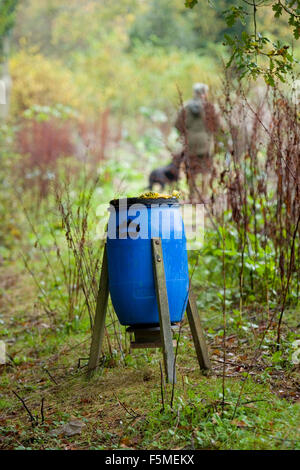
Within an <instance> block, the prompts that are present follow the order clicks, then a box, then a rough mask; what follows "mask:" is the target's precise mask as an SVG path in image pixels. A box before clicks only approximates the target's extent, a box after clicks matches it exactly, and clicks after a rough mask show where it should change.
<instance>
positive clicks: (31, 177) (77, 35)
mask: <svg viewBox="0 0 300 470" xmlns="http://www.w3.org/2000/svg"><path fill="white" fill-rule="evenodd" d="M187 3H189V2H187ZM193 3H195V5H194V8H186V6H185V4H184V1H182V0H175V1H172V2H170V1H167V0H160V1H157V0H150V1H142V0H122V1H118V2H111V1H109V0H103V1H101V2H98V1H92V0H88V1H82V0H69V1H68V2H61V1H58V0H47V1H46V0H45V1H40V0H22V1H19V2H16V1H12V0H3V1H2V2H1V3H0V12H1V21H0V38H1V42H0V45H1V73H2V76H3V78H4V79H5V80H6V82H7V83H9V80H8V78H9V73H8V70H9V72H10V75H11V78H12V86H11V94H10V100H9V112H7V111H8V109H7V110H6V112H5V117H4V116H2V120H1V126H0V146H1V150H0V183H1V191H0V216H1V224H0V339H1V340H3V341H4V342H5V344H6V351H7V363H6V365H0V368H1V369H0V374H1V375H0V381H1V392H0V408H1V411H0V426H1V427H0V447H1V448H4V449H11V448H14V449H54V448H59V449H84V448H89V449H93V448H94V449H112V448H131V449H139V448H146V449H150V448H179V449H184V448H191V449H229V448H234V449H249V448H251V449H297V448H299V446H300V444H299V433H298V430H297V427H298V423H299V416H300V414H299V399H300V390H299V341H300V339H299V319H300V317H299V286H300V243H299V233H300V232H299V224H300V222H299V220H300V212H299V207H300V205H299V199H300V161H299V148H300V129H299V127H300V124H299V101H297V91H296V89H295V83H296V80H297V78H298V69H297V64H296V63H294V64H292V62H290V61H289V60H288V58H287V59H286V61H287V63H290V64H292V65H293V66H292V67H291V69H292V70H291V73H290V74H287V75H285V74H284V76H283V77H282V78H283V79H284V80H285V82H284V83H282V82H281V80H280V78H279V83H278V82H277V78H278V77H276V74H274V76H273V75H272V74H271V75H270V74H269V75H266V74H265V73H262V77H261V78H258V80H257V81H250V80H249V75H247V74H246V75H245V78H244V79H242V80H241V74H243V71H244V69H243V68H240V67H239V66H240V65H241V66H243V64H244V63H245V62H244V55H243V54H242V55H241V57H240V58H241V61H242V62H240V63H239V62H232V66H231V67H228V68H227V69H226V68H225V66H224V64H225V63H227V64H228V61H229V60H230V57H231V55H232V50H230V48H227V47H224V46H223V45H222V42H223V41H224V35H226V34H229V38H233V37H235V36H236V37H237V38H241V37H242V33H243V32H244V33H247V34H248V35H249V37H250V38H251V35H253V21H252V17H251V16H250V15H249V17H248V16H247V15H246V16H245V22H244V23H245V24H242V23H241V22H240V21H236V22H233V21H231V20H230V21H229V23H230V25H228V21H227V22H226V15H225V14H224V10H226V9H227V10H228V9H230V8H231V7H232V2H231V1H229V0H218V1H217V0H215V1H214V2H213V5H212V2H201V4H200V2H198V3H197V2H193ZM274 3H278V2H274ZM294 3H295V2H294ZM231 11H232V10H231ZM233 13H234V11H233ZM237 19H238V20H239V18H237ZM258 32H260V33H261V34H262V35H263V36H267V37H268V38H270V39H271V40H272V41H277V39H280V40H281V41H282V42H283V43H284V44H290V48H291V49H292V47H293V49H294V55H295V57H296V58H297V56H298V55H299V46H298V45H297V41H296V40H295V38H294V39H293V35H292V34H291V28H290V25H289V24H288V16H286V15H281V16H279V17H278V18H277V19H276V21H274V11H272V9H271V8H261V9H259V10H258V13H257V33H258ZM257 33H256V34H257ZM252 40H253V38H252V39H251V41H252ZM227 42H228V40H227ZM236 44H238V40H235V41H234V44H233V45H236ZM251 47H252V46H251ZM243 50H244V49H243ZM251 53H252V52H251ZM246 55H247V54H246ZM249 57H250V56H249ZM251 57H253V56H251ZM263 60H264V59H263ZM280 60H285V59H284V56H281V59H280ZM247 63H248V62H246V64H247ZM249 63H250V62H249ZM251 63H252V62H251ZM266 63H267V64H269V59H268V60H267V62H266ZM263 65H264V66H265V63H263ZM251 67H252V66H251ZM247 70H250V72H251V70H252V69H251V68H250V69H249V68H248V69H247ZM264 70H265V69H264ZM288 71H289V70H287V72H288ZM250 75H251V73H250ZM252 75H253V74H252ZM254 75H255V74H254ZM270 77H271V78H272V80H273V82H272V80H270ZM266 78H267V80H266ZM264 79H265V80H264ZM198 81H200V82H205V83H208V84H209V86H210V100H211V101H212V102H214V104H215V107H216V110H217V111H218V113H219V116H220V121H221V128H220V129H218V132H216V135H215V138H216V141H217V144H218V145H217V147H216V152H215V156H214V165H213V169H212V172H211V174H210V177H209V181H206V186H207V194H206V195H205V198H204V195H203V194H202V192H201V187H202V186H201V183H202V181H201V176H200V177H199V178H192V180H190V181H188V182H187V177H186V176H187V175H185V172H184V170H182V175H181V179H180V181H179V183H178V184H176V185H175V187H174V188H173V187H170V188H167V189H168V190H172V189H179V190H180V191H181V193H182V199H183V201H188V200H189V198H190V187H191V186H192V187H193V189H194V198H195V200H196V201H197V202H203V201H204V202H205V203H206V219H205V240H204V244H203V246H202V247H200V248H199V249H198V250H195V251H191V252H190V253H189V263H190V273H191V275H192V282H193V285H194V288H195V292H196V294H197V303H198V307H199V312H200V314H201V318H202V322H203V326H204V328H205V331H206V338H207V341H208V343H209V345H210V350H211V358H212V363H213V371H212V373H211V375H210V376H209V377H207V376H204V375H202V374H200V371H199V370H198V367H197V362H196V358H195V354H194V351H193V346H192V341H191V334H190V331H189V328H188V325H187V323H186V320H185V321H184V322H183V325H182V328H181V330H180V334H179V336H178V338H177V339H178V341H179V347H178V357H177V370H178V378H179V379H178V383H177V385H176V387H175V389H172V386H170V385H168V384H164V380H163V377H162V376H161V372H160V370H161V369H160V362H161V353H160V351H153V350H141V351H133V350H131V349H130V338H129V336H128V334H127V333H126V332H125V329H124V327H121V326H120V325H119V323H118V321H117V320H116V317H115V314H114V312H113V309H112V306H111V305H109V314H108V321H107V331H106V335H105V346H104V349H103V355H102V357H101V367H100V371H99V373H98V374H97V375H95V377H94V378H93V379H92V381H90V382H86V379H85V371H86V364H87V357H88V351H89V343H90V333H91V326H92V324H93V318H94V311H95V299H96V295H97V285H98V279H99V269H100V264H101V257H102V248H103V240H102V238H101V234H102V232H103V228H104V226H105V223H106V220H107V212H106V210H105V209H104V207H106V206H107V204H108V201H109V200H110V199H112V198H114V197H118V196H126V195H136V194H139V193H140V192H142V191H144V190H145V188H146V186H147V178H148V174H149V173H150V171H151V170H152V169H153V168H155V167H157V166H161V165H162V162H165V163H168V162H169V161H170V159H171V155H172V153H174V152H176V151H178V149H179V148H181V144H180V142H179V141H178V135H177V133H176V131H175V130H174V128H173V123H174V118H175V114H176V112H177V110H178V107H179V105H180V102H181V100H185V99H187V98H189V97H190V95H191V88H192V84H193V82H198ZM266 82H267V83H266ZM270 85H273V86H270ZM188 183H189V185H188ZM204 199H205V200H204ZM145 397H146V398H147V399H145ZM25 405H26V406H25ZM74 420H75V424H74ZM72 423H73V424H72ZM76 423H77V424H76ZM70 428H72V429H73V431H74V428H75V430H76V433H75V434H74V435H72V430H71V431H70Z"/></svg>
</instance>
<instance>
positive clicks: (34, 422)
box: [12, 390, 37, 426]
mask: <svg viewBox="0 0 300 470" xmlns="http://www.w3.org/2000/svg"><path fill="white" fill-rule="evenodd" d="M12 392H13V394H14V395H15V396H16V397H17V398H18V399H19V400H20V402H21V403H22V405H23V407H24V408H25V410H26V411H27V413H28V415H29V417H30V421H31V424H32V426H34V425H35V424H37V420H36V418H35V417H34V416H33V414H32V413H31V411H30V409H29V408H28V407H27V405H26V403H25V401H24V400H23V398H21V397H20V395H18V394H17V392H15V391H14V390H12Z"/></svg>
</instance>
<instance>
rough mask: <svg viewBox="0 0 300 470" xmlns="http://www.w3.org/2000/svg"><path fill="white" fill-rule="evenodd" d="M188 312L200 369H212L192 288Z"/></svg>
mask: <svg viewBox="0 0 300 470" xmlns="http://www.w3.org/2000/svg"><path fill="white" fill-rule="evenodd" d="M186 313H187V317H188V320H189V324H190V328H191V332H192V336H193V341H194V345H195V349H196V353H197V358H198V362H199V366H200V369H202V370H210V369H211V363H210V360H209V355H208V348H207V345H206V341H205V338H204V334H203V330H202V326H201V322H200V317H199V314H198V310H197V305H196V299H195V296H194V294H193V292H191V290H190V293H189V300H188V304H187V308H186Z"/></svg>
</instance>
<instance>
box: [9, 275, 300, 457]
mask: <svg viewBox="0 0 300 470" xmlns="http://www.w3.org/2000/svg"><path fill="white" fill-rule="evenodd" d="M12 271H13V272H14V273H16V271H18V268H17V266H14V267H13V268H12ZM7 277H8V278H10V279H11V281H10V286H9V287H8V288H7V289H6V295H5V297H4V299H5V300H4V299H3V298H2V304H1V307H2V308H1V312H2V317H1V319H2V322H3V324H2V325H1V326H2V328H3V331H2V335H3V338H4V339H5V341H6V343H7V345H8V351H7V352H8V354H9V357H10V358H11V360H10V361H9V362H8V364H7V366H6V367H5V368H4V367H2V370H1V377H0V380H1V395H0V408H1V411H0V425H1V428H0V446H1V447H2V448H3V449H120V448H121V449H125V448H130V449H250V448H251V449H299V448H300V436H299V433H298V432H297V425H298V424H299V419H300V409H299V403H295V401H297V396H296V397H295V396H294V397H293V396H292V395H290V394H289V388H292V389H293V390H295V384H296V380H297V371H296V370H294V369H293V368H290V369H289V368H287V367H282V365H281V364H279V365H278V363H275V364H274V363H272V362H270V356H268V357H269V364H268V363H267V362H266V359H264V361H265V362H263V360H262V359H260V360H259V361H258V362H257V364H255V366H253V367H252V368H250V366H249V364H250V363H251V359H252V355H253V344H252V343H251V341H250V337H251V338H252V336H250V335H249V334H247V330H246V331H244V330H242V331H244V333H243V334H242V333H241V332H239V335H237V334H236V329H235V327H234V326H233V327H232V329H231V330H229V332H228V338H227V343H226V344H227V357H228V366H227V369H226V375H227V377H226V382H225V384H226V385H225V386H226V390H225V403H224V404H223V403H222V378H221V369H222V361H221V355H220V348H221V342H222V336H221V335H220V332H218V327H217V322H216V319H215V313H214V312H206V315H205V318H206V320H205V321H204V324H205V327H206V330H207V332H208V336H207V337H208V340H209V342H210V344H211V352H212V360H213V365H214V367H213V373H212V374H211V375H210V376H204V375H201V373H200V371H199V370H198V366H197V361H196V358H195V353H194V351H193V346H192V341H191V335H190V332H189V328H188V325H187V324H186V323H185V324H184V327H183V329H182V335H181V338H180V347H179V356H178V364H177V370H178V383H177V384H176V387H175V400H174V403H173V408H172V409H171V407H170V399H171V393H172V386H171V385H168V384H167V385H166V387H165V390H164V409H162V408H163V406H162V397H161V384H160V367H159V362H160V361H161V353H160V351H152V350H138V351H134V352H132V351H131V352H129V351H128V350H126V349H125V361H124V360H123V359H122V357H121V356H120V354H119V353H118V352H117V350H118V348H117V344H116V343H115V342H114V340H112V347H113V355H112V356H110V355H109V354H108V351H106V358H104V361H103V367H102V368H101V370H100V371H99V373H97V374H96V375H95V376H94V378H93V379H92V380H91V381H90V382H87V380H86V378H85V370H86V369H85V364H86V359H82V360H81V361H80V363H79V359H80V358H87V355H88V349H89V340H90V333H89V329H88V322H87V321H86V320H84V319H83V320H81V321H77V322H75V323H73V324H72V323H71V324H68V325H67V326H66V325H65V324H63V323H62V324H59V322H57V323H56V326H49V324H48V323H47V321H48V320H47V317H46V314H43V313H41V312H40V311H37V310H36V309H34V307H33V306H34V299H35V297H36V292H35V289H34V288H33V286H32V285H31V283H30V282H29V279H28V275H26V274H25V273H24V272H19V274H18V275H16V274H14V275H13V274H11V277H10V275H9V273H8V272H7V270H6V269H1V271H0V279H1V283H2V285H3V283H5V282H7ZM20 299H26V303H25V304H24V303H22V302H20ZM210 315H211V316H212V318H213V319H212V321H211V322H210V321H209V317H210ZM110 328H111V327H110ZM243 381H246V383H245V385H244V391H243V394H242V397H241V402H240V405H239V406H238V408H237V410H236V413H235V412H234V409H235V405H236V403H237V400H238V397H239V393H240V390H241V385H242V383H243ZM13 390H14V391H16V392H17V393H18V395H19V396H20V397H22V398H23V399H24V400H25V402H26V405H27V407H28V409H29V410H30V412H31V413H32V415H33V417H34V419H35V420H36V422H35V426H32V424H31V422H30V419H29V415H28V413H27V412H26V410H25V408H24V406H23V405H22V403H21V401H20V400H18V399H17V397H16V396H15V395H14V394H13V392H12V391H13ZM282 390H284V391H285V392H286V396H287V398H288V399H282V398H280V397H281V393H280V391H281V392H282ZM145 397H146V398H147V399H145ZM42 398H44V410H43V415H44V421H43V420H42V413H41V403H42ZM74 418H76V419H79V420H80V421H81V422H82V423H84V424H85V426H84V427H83V428H82V431H81V434H78V435H75V436H72V437H67V436H65V435H63V434H62V433H61V432H60V431H59V429H60V427H61V425H63V424H66V423H68V422H69V421H70V420H72V419H74ZM42 421H43V422H42ZM55 430H58V432H57V434H56V431H55Z"/></svg>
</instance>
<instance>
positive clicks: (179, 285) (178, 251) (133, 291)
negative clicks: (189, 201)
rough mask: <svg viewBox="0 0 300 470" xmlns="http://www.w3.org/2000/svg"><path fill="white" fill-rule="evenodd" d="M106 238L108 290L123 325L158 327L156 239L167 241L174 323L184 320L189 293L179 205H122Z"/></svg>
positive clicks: (114, 207)
mask: <svg viewBox="0 0 300 470" xmlns="http://www.w3.org/2000/svg"><path fill="white" fill-rule="evenodd" d="M110 204H111V205H110V209H109V210H110V218H109V223H108V234H107V258H108V275H109V290H110V295H111V300H112V304H113V307H114V309H115V312H116V314H117V316H118V319H119V321H120V323H121V324H122V325H130V326H134V325H158V324H159V316H158V307H157V299H156V293H155V285H154V274H153V267H152V246H151V238H152V237H160V238H161V239H162V250H163V258H164V267H165V276H166V285H167V292H168V302H169V311H170V319H171V322H172V323H175V322H179V321H181V320H182V318H183V315H184V312H185V308H186V304H187V300H188V289H189V275H188V259H187V249H186V238H185V233H184V226H183V220H182V217H181V213H180V205H179V203H178V200H177V199H176V198H170V199H141V198H129V199H117V200H114V201H111V203H110Z"/></svg>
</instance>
